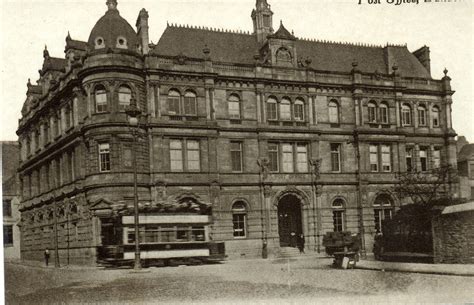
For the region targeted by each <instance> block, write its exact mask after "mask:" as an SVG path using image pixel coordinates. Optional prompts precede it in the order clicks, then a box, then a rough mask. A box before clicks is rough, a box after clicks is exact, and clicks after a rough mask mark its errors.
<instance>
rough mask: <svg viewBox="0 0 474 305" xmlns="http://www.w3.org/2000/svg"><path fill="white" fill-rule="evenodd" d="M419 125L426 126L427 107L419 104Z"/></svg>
mask: <svg viewBox="0 0 474 305" xmlns="http://www.w3.org/2000/svg"><path fill="white" fill-rule="evenodd" d="M418 125H419V126H426V108H425V106H422V105H420V106H418Z"/></svg>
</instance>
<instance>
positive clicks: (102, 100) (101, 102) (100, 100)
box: [95, 91, 107, 112]
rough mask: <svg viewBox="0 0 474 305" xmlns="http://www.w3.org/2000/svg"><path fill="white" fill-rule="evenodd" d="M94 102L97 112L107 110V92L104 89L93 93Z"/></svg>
mask: <svg viewBox="0 0 474 305" xmlns="http://www.w3.org/2000/svg"><path fill="white" fill-rule="evenodd" d="M95 104H96V107H97V108H96V111H97V112H107V93H105V91H104V92H102V91H101V92H100V93H97V94H96V95H95Z"/></svg>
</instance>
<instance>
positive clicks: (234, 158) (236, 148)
mask: <svg viewBox="0 0 474 305" xmlns="http://www.w3.org/2000/svg"><path fill="white" fill-rule="evenodd" d="M230 158H231V162H232V171H233V172H241V171H242V142H235V141H232V142H230Z"/></svg>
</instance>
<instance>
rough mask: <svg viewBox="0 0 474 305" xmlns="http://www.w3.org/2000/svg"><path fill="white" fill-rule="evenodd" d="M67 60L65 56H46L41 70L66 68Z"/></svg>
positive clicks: (61, 69)
mask: <svg viewBox="0 0 474 305" xmlns="http://www.w3.org/2000/svg"><path fill="white" fill-rule="evenodd" d="M66 65H67V60H66V59H65V58H57V57H47V58H45V59H44V62H43V69H42V72H43V73H44V72H46V71H48V70H53V71H63V70H64V69H65V68H66Z"/></svg>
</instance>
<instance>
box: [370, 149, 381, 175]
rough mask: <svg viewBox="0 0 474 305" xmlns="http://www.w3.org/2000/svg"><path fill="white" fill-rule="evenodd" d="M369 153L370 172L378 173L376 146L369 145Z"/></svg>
mask: <svg viewBox="0 0 474 305" xmlns="http://www.w3.org/2000/svg"><path fill="white" fill-rule="evenodd" d="M369 153H370V157H369V159H370V171H371V172H378V171H379V156H378V150H377V145H370V147H369Z"/></svg>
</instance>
